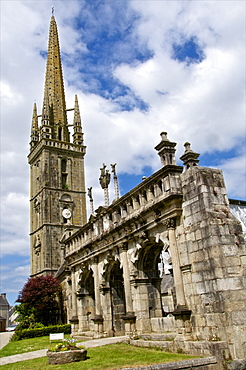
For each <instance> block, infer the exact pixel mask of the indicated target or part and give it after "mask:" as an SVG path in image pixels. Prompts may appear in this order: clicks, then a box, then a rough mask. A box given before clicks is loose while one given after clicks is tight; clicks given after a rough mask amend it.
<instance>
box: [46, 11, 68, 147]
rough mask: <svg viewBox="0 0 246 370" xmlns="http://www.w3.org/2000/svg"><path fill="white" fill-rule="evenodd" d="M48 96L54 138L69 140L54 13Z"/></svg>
mask: <svg viewBox="0 0 246 370" xmlns="http://www.w3.org/2000/svg"><path fill="white" fill-rule="evenodd" d="M46 97H48V105H49V109H50V125H51V126H53V130H52V131H53V135H52V139H55V140H61V141H69V132H68V127H67V113H66V102H65V92H64V84H63V75H62V64H61V56H60V47H59V38H58V30H57V25H56V21H55V17H54V15H52V17H51V21H50V30H49V43H48V55H47V63H46V75H45V86H44V100H45V99H46Z"/></svg>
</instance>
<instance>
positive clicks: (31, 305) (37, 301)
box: [16, 275, 61, 328]
mask: <svg viewBox="0 0 246 370" xmlns="http://www.w3.org/2000/svg"><path fill="white" fill-rule="evenodd" d="M60 292H61V286H60V282H59V280H58V279H56V278H55V277H54V276H52V275H48V276H36V277H31V278H29V279H28V280H27V282H26V284H25V285H24V287H23V288H22V290H21V291H20V292H19V295H18V298H17V300H16V302H19V303H20V305H18V306H16V310H17V312H18V313H19V315H20V323H21V324H22V326H23V328H24V327H33V326H34V325H35V323H41V324H43V325H45V326H47V325H55V324H57V323H58V321H59V301H58V297H59V295H60Z"/></svg>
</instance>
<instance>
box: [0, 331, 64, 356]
mask: <svg viewBox="0 0 246 370" xmlns="http://www.w3.org/2000/svg"><path fill="white" fill-rule="evenodd" d="M64 337H65V338H70V335H69V334H65V335H64ZM49 346H50V339H49V335H48V336H44V337H37V338H28V339H22V340H18V341H14V342H9V343H8V344H7V345H6V346H5V347H3V348H2V349H1V350H0V357H6V356H12V355H17V354H19V353H25V352H31V351H37V350H39V349H45V348H48V347H49Z"/></svg>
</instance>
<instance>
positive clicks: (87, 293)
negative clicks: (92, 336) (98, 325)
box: [77, 270, 95, 331]
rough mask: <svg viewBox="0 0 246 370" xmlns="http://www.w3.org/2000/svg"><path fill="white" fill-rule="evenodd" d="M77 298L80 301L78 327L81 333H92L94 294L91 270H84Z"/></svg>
mask: <svg viewBox="0 0 246 370" xmlns="http://www.w3.org/2000/svg"><path fill="white" fill-rule="evenodd" d="M77 297H78V299H79V300H80V303H79V305H78V316H79V326H80V330H82V331H93V330H94V323H93V321H92V319H93V317H94V315H95V292H94V278H93V274H92V271H91V270H85V271H84V272H83V274H82V276H81V277H80V281H79V285H78V290H77Z"/></svg>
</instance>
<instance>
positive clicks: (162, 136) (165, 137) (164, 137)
mask: <svg viewBox="0 0 246 370" xmlns="http://www.w3.org/2000/svg"><path fill="white" fill-rule="evenodd" d="M161 140H162V141H164V140H168V138H167V132H165V131H163V132H161Z"/></svg>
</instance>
